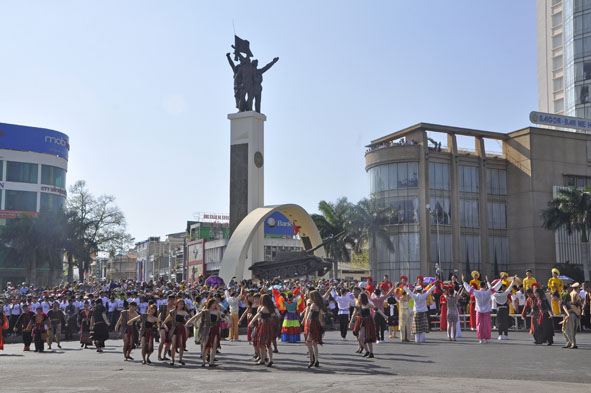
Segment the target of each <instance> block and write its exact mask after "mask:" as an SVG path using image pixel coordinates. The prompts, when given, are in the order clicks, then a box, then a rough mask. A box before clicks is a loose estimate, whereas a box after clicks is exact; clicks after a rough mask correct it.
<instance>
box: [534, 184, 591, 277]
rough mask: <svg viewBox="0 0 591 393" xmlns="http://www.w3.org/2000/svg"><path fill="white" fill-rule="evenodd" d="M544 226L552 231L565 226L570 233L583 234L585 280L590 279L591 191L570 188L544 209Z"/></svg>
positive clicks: (559, 194)
mask: <svg viewBox="0 0 591 393" xmlns="http://www.w3.org/2000/svg"><path fill="white" fill-rule="evenodd" d="M542 218H543V220H544V222H543V224H542V226H543V227H544V228H545V229H549V230H551V231H557V230H558V229H561V228H565V229H566V230H567V232H568V234H569V235H571V234H572V233H573V232H574V231H578V232H579V233H580V234H581V255H582V258H583V267H584V272H585V281H589V229H590V227H591V193H590V192H589V190H588V189H584V190H581V189H577V188H568V189H564V190H560V191H558V195H557V196H556V197H555V198H553V199H551V200H550V201H549V202H548V207H547V208H546V209H543V210H542Z"/></svg>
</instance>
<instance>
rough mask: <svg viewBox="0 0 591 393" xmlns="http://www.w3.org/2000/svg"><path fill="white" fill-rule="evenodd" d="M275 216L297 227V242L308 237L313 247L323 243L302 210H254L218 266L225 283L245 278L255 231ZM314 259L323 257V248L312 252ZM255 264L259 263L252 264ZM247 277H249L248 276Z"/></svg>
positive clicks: (292, 207)
mask: <svg viewBox="0 0 591 393" xmlns="http://www.w3.org/2000/svg"><path fill="white" fill-rule="evenodd" d="M275 212H280V213H281V214H283V215H284V216H285V217H287V218H288V219H289V220H290V221H292V222H293V223H294V225H297V226H299V227H300V232H299V235H300V238H304V237H307V238H308V239H309V240H310V243H311V245H312V247H316V246H318V245H320V244H321V243H322V238H321V237H320V232H319V231H318V228H317V227H316V224H315V223H314V220H312V217H311V216H310V215H309V214H308V212H306V210H304V208H302V207H301V206H298V205H295V204H286V205H276V206H264V207H259V208H257V209H254V210H253V211H252V212H250V213H249V214H248V215H247V216H246V217H244V219H243V220H242V221H241V222H240V224H238V227H236V230H235V231H234V233H233V234H232V237H231V238H230V241H229V242H228V246H227V247H226V251H225V253H224V257H223V259H222V263H221V266H220V273H219V276H220V277H221V278H222V279H223V280H224V282H226V283H228V282H230V280H231V279H232V277H236V279H237V280H242V279H243V278H245V274H244V272H245V270H248V267H250V264H252V262H253V261H249V266H245V262H246V255H247V252H248V248H249V247H250V244H251V242H252V239H253V237H254V235H255V233H256V231H257V229H258V228H259V227H260V226H261V225H263V223H264V222H265V220H266V219H267V217H269V216H270V215H271V214H273V213H275ZM314 255H316V256H319V257H325V256H326V254H325V251H324V247H320V248H319V249H318V250H316V251H314ZM255 262H258V261H255ZM248 276H249V277H250V274H248Z"/></svg>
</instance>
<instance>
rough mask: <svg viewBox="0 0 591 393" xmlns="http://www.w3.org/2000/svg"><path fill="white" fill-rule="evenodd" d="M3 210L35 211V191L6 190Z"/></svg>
mask: <svg viewBox="0 0 591 393" xmlns="http://www.w3.org/2000/svg"><path fill="white" fill-rule="evenodd" d="M4 209H5V210H20V211H28V212H34V211H37V193H36V192H31V191H15V190H6V201H5V203H4Z"/></svg>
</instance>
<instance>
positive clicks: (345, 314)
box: [330, 288, 355, 341]
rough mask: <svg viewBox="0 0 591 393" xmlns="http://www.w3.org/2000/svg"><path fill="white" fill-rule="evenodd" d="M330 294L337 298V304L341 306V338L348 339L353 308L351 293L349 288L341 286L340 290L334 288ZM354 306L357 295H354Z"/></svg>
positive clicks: (339, 315)
mask: <svg viewBox="0 0 591 393" xmlns="http://www.w3.org/2000/svg"><path fill="white" fill-rule="evenodd" d="M330 294H331V295H332V297H333V298H334V300H336V302H337V306H338V307H339V311H338V314H337V315H338V319H339V328H340V331H341V340H343V341H345V340H346V339H347V330H348V329H347V328H348V327H349V311H350V308H351V296H350V295H351V293H349V291H348V290H347V288H339V290H338V292H337V291H336V290H335V289H334V288H332V290H331V291H330ZM353 307H355V297H353Z"/></svg>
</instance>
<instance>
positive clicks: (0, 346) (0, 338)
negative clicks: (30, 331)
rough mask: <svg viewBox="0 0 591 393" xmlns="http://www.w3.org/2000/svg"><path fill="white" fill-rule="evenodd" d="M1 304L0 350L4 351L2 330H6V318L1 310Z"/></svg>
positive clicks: (0, 309) (0, 308)
mask: <svg viewBox="0 0 591 393" xmlns="http://www.w3.org/2000/svg"><path fill="white" fill-rule="evenodd" d="M1 306H2V304H1V303H0V350H2V351H3V350H4V330H8V318H7V317H6V314H4V311H3V310H2V307H1Z"/></svg>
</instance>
